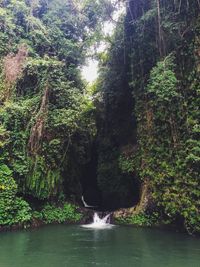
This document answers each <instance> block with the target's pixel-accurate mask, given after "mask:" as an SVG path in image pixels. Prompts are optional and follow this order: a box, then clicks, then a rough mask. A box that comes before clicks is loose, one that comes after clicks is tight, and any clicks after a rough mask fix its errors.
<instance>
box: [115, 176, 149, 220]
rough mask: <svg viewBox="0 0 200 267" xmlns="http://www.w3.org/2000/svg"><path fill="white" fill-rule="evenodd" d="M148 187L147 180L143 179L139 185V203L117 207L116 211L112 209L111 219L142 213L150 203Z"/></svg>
mask: <svg viewBox="0 0 200 267" xmlns="http://www.w3.org/2000/svg"><path fill="white" fill-rule="evenodd" d="M149 187H150V186H149V181H145V182H144V183H143V184H142V185H141V191H140V201H139V203H138V204H137V205H135V206H134V207H131V208H126V209H119V210H117V211H114V212H113V214H112V218H113V220H114V221H115V220H116V221H117V220H119V219H120V220H121V219H126V218H127V217H130V216H131V217H132V216H134V215H138V214H140V213H144V212H145V211H146V210H147V209H148V208H149V207H150V205H151V204H152V199H151V192H150V188H149Z"/></svg>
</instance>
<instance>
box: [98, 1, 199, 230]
mask: <svg viewBox="0 0 200 267" xmlns="http://www.w3.org/2000/svg"><path fill="white" fill-rule="evenodd" d="M199 10H200V6H199V2H198V1H164V0H163V1H153V0H152V1H130V2H129V7H128V11H127V15H126V18H125V21H124V25H123V27H124V28H123V29H122V30H121V33H120V30H119V29H118V30H117V32H116V34H115V36H114V39H113V41H112V45H111V49H110V51H109V53H108V55H107V61H106V62H103V64H102V71H101V77H100V81H99V83H100V88H102V89H103V98H104V102H105V109H104V110H103V113H104V114H105V116H104V121H105V124H106V122H111V121H112V122H115V121H116V122H118V123H119V124H118V125H113V124H111V123H108V124H107V126H105V127H107V128H106V131H107V133H111V134H112V138H111V140H110V141H109V143H110V145H111V146H112V141H113V139H114V138H115V146H114V147H115V149H116V148H117V150H118V154H117V155H116V157H115V162H116V160H117V158H118V162H119V164H118V166H119V167H120V169H121V171H122V172H123V173H127V174H130V173H131V174H132V176H133V178H134V177H135V179H138V180H139V181H140V182H141V183H143V182H144V183H145V182H148V184H149V191H150V193H149V191H148V196H147V198H148V199H149V200H148V204H147V205H146V206H145V211H144V210H141V211H140V213H141V212H142V213H143V212H145V213H147V214H149V212H150V213H152V212H153V211H156V212H157V211H158V212H159V214H160V215H159V216H160V219H161V220H163V221H166V222H168V223H177V224H178V225H180V224H182V225H184V227H185V228H186V229H187V230H188V231H189V232H190V233H193V232H199V230H200V228H199V225H200V221H199V218H200V180H199V177H200V176H199V164H200V154H199V151H200V146H199V145H200V143H199V127H200V124H199V115H200V113H199V108H198V107H199V104H200V102H199V99H200V98H199V84H200V83H199V52H198V51H199V34H200V32H199V25H200V24H199ZM116 77H117V78H116ZM125 92H129V94H128V93H127V94H126V95H125ZM131 94H132V96H133V100H134V104H133V105H132V108H131V111H132V116H133V119H132V123H129V127H130V129H129V131H127V128H125V127H128V125H126V126H124V125H123V123H125V124H127V121H128V116H127V114H126V113H124V112H123V111H122V110H125V111H126V109H127V106H128V105H127V102H126V101H128V97H130V95H131ZM124 95H125V96H124ZM123 96H124V98H123ZM124 99H125V100H124ZM107 106H109V107H108V108H109V115H107V114H108V113H107V112H108V110H107ZM129 112H130V110H129ZM108 116H109V118H108ZM134 120H135V122H134ZM105 124H104V125H105ZM131 127H132V133H133V134H132V136H129V137H126V138H125V137H124V134H123V129H126V133H131ZM134 131H135V135H134ZM108 147H109V146H108ZM109 153H110V152H109V151H107V152H106V153H105V154H106V155H108V154H109ZM104 157H105V155H104ZM119 173H120V172H119V171H118V174H119ZM113 179H114V178H113ZM109 182H110V181H109ZM142 207H143V208H144V206H143V205H142ZM137 216H138V215H136V217H135V219H133V222H134V221H135V220H136V218H137ZM139 216H140V215H139ZM133 218H134V217H133Z"/></svg>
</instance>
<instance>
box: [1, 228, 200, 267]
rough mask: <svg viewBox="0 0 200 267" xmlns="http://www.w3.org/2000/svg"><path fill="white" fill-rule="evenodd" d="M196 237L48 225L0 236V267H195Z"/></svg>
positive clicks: (198, 258)
mask: <svg viewBox="0 0 200 267" xmlns="http://www.w3.org/2000/svg"><path fill="white" fill-rule="evenodd" d="M199 262H200V239H195V238H192V237H189V236H187V235H184V234H177V233H170V232H163V231H159V230H152V229H141V228H133V227H121V226H120V227H114V228H112V229H108V230H106V229H104V230H103V229H87V228H81V227H80V226H63V225H60V226H47V227H44V228H41V229H37V230H31V231H21V232H12V233H1V234H0V266H1V267H36V266H39V267H65V266H66V267H91V266H102V267H103V266H112V267H129V266H130V267H132V266H134V267H199V266H200V263H199Z"/></svg>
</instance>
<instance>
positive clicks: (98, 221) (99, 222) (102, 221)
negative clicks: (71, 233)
mask: <svg viewBox="0 0 200 267" xmlns="http://www.w3.org/2000/svg"><path fill="white" fill-rule="evenodd" d="M113 226H114V225H112V224H110V214H107V215H106V216H105V217H103V218H100V217H99V215H98V213H97V212H95V213H94V216H93V222H92V223H90V224H85V225H82V227H85V228H97V229H105V228H112V227H113Z"/></svg>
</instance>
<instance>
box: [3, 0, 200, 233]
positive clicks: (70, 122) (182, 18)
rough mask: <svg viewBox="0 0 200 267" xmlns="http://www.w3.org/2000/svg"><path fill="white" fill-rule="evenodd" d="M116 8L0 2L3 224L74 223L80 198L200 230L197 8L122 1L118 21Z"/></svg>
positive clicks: (166, 1)
mask: <svg viewBox="0 0 200 267" xmlns="http://www.w3.org/2000/svg"><path fill="white" fill-rule="evenodd" d="M118 2H124V1H117V0H116V1H108V0H107V1H106V0H99V1H90V0H85V1H79V0H66V1H61V0H1V1H0V226H4V225H14V224H18V223H26V222H30V221H31V220H32V219H33V218H35V219H38V220H43V221H44V222H46V223H50V222H54V221H58V222H64V221H66V220H68V221H75V222H76V221H78V220H80V219H81V214H79V212H77V209H76V207H75V206H74V205H72V204H66V203H65V202H66V201H68V202H73V203H74V202H76V203H79V204H81V196H82V195H84V197H85V200H87V202H89V203H90V204H92V205H94V206H101V208H103V209H116V208H120V207H130V206H134V205H136V208H135V209H133V210H132V212H130V213H129V214H125V217H126V218H124V217H123V216H124V215H123V216H122V218H119V221H120V220H121V221H122V222H125V223H133V224H134V223H135V224H139V225H141V224H146V225H152V224H156V223H159V222H162V223H166V224H176V225H180V226H181V227H183V228H184V229H186V230H187V231H188V232H190V233H194V232H200V176H199V166H200V141H199V133H200V124H199V117H200V111H199V106H200V100H199V99H200V98H199V92H200V83H199V76H200V75H199V74H200V18H199V13H200V12H199V11H200V2H199V0H137V1H131V0H129V1H126V3H125V4H126V14H125V15H123V16H121V17H120V18H119V20H118V21H117V22H116V21H114V20H113V19H112V12H113V11H114V10H115V9H116V7H117V3H118ZM105 21H112V23H115V24H116V30H115V33H114V34H113V36H111V37H106V41H107V42H109V49H108V50H107V51H105V52H99V53H97V54H96V55H95V56H96V58H98V60H99V65H100V73H99V78H98V79H97V81H96V82H95V84H93V85H92V87H90V88H88V86H87V85H86V83H85V82H84V81H83V80H82V78H81V75H80V70H81V66H83V65H84V63H85V60H86V57H87V55H88V51H90V48H91V47H93V46H95V45H96V43H97V42H100V41H102V40H104V38H105V37H104V35H103V33H102V31H101V29H102V25H103V23H105Z"/></svg>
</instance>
